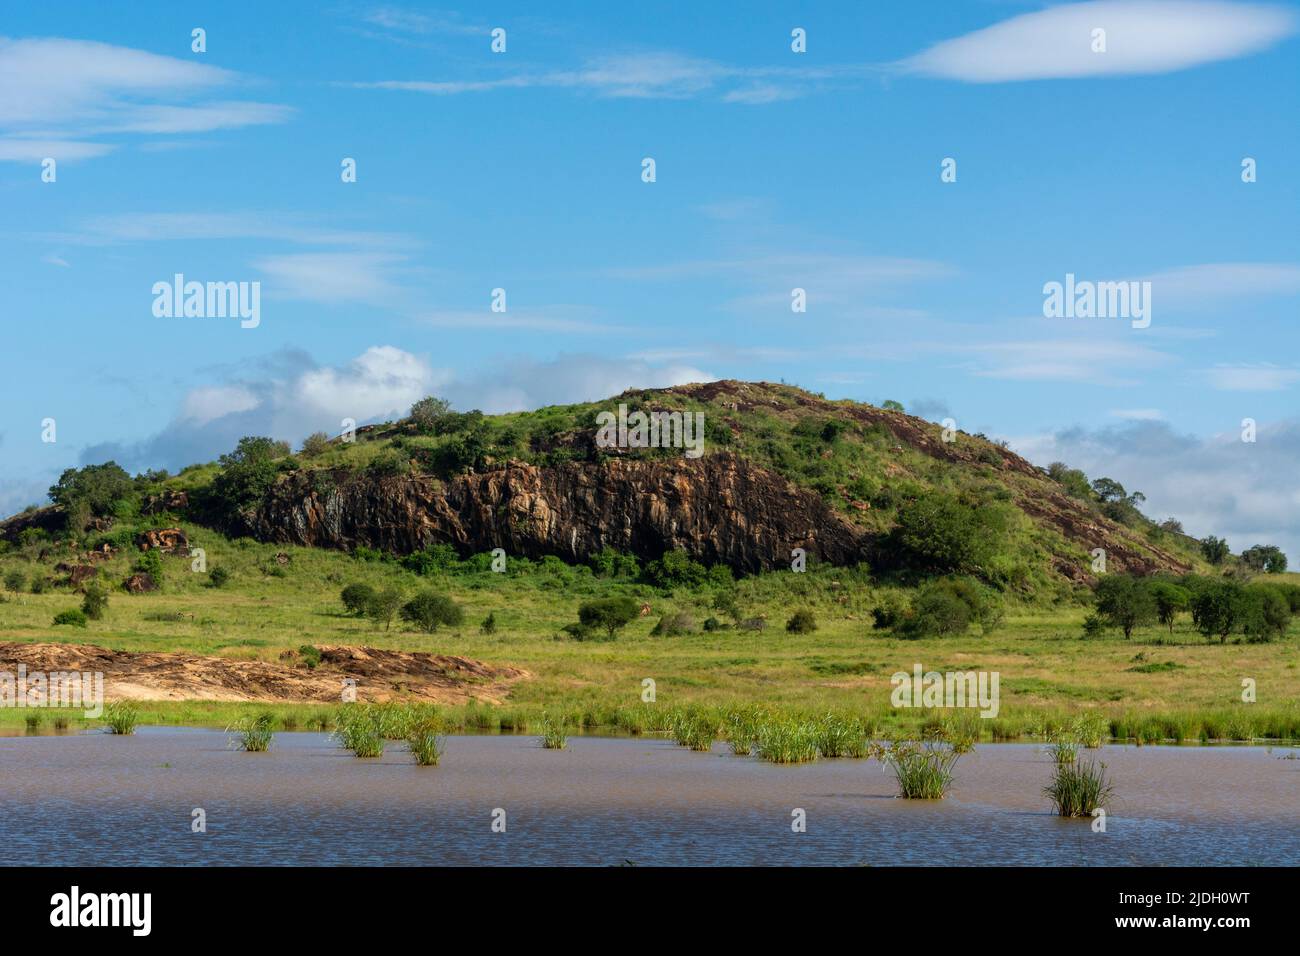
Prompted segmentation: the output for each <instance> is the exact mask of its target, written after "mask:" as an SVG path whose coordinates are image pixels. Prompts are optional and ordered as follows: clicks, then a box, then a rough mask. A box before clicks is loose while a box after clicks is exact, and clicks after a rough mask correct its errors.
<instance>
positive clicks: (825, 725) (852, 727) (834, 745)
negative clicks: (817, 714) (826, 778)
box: [813, 714, 867, 757]
mask: <svg viewBox="0 0 1300 956" xmlns="http://www.w3.org/2000/svg"><path fill="white" fill-rule="evenodd" d="M813 735H814V738H815V739H816V743H817V750H818V752H819V753H820V754H821V755H822V756H823V757H863V756H866V753H867V730H866V728H865V727H863V726H862V722H861V721H859V720H857V719H856V718H853V717H840V716H839V715H837V714H827V715H826V716H825V717H823V718H821V719H820V720H818V721H817V723H816V724H814V725H813Z"/></svg>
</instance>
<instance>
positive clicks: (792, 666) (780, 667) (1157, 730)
mask: <svg viewBox="0 0 1300 956" xmlns="http://www.w3.org/2000/svg"><path fill="white" fill-rule="evenodd" d="M188 530H189V531H190V533H191V546H193V547H201V548H203V549H204V550H205V552H206V560H207V564H208V570H209V571H211V570H212V569H214V568H217V567H224V568H225V569H226V570H227V571H228V572H230V575H231V577H230V580H229V582H228V583H227V584H226V585H225V586H224V587H221V588H214V587H211V586H210V583H209V581H210V579H209V574H208V573H198V572H194V571H192V570H191V561H190V559H189V558H180V557H165V558H163V564H164V587H163V589H162V590H161V591H159V592H154V593H149V594H141V595H132V594H127V593H124V592H122V591H120V590H114V591H112V592H111V596H110V599H109V605H108V608H107V611H106V612H105V614H104V616H103V617H102V619H100V620H95V621H91V622H90V623H89V626H88V627H86V628H84V629H83V628H79V627H70V626H55V625H53V624H52V623H51V622H52V619H53V617H54V615H55V614H56V613H57V612H59V611H63V610H67V609H70V608H75V607H78V606H79V605H80V603H81V595H80V594H77V593H74V592H73V591H71V590H70V589H68V588H62V587H49V588H47V589H46V591H45V593H41V594H32V593H25V592H21V593H15V592H7V593H5V595H4V598H5V600H4V603H3V604H0V640H11V641H59V642H84V643H92V644H97V645H101V646H105V647H109V648H113V649H118V650H125V651H186V652H193V653H199V654H214V655H222V656H227V657H232V658H241V659H263V660H278V659H280V658H281V655H282V654H283V653H284V652H286V651H294V650H296V649H297V648H298V647H300V646H301V645H303V644H307V643H310V644H350V645H369V646H375V647H384V648H398V649H403V650H417V651H429V652H433V653H440V654H457V655H463V656H467V657H471V658H476V659H480V660H483V661H486V662H489V663H493V664H503V665H512V666H517V667H523V668H526V669H527V670H528V671H529V672H530V673H531V674H532V677H531V678H530V679H527V680H524V681H521V682H519V683H518V684H516V685H515V686H514V688H513V690H512V692H511V694H510V696H509V698H508V699H507V700H506V701H505V702H504V703H503V704H501V705H499V706H495V707H494V706H489V705H485V704H483V705H474V706H470V707H463V708H458V709H456V710H455V711H453V712H450V713H449V714H448V715H447V716H448V717H449V718H450V719H451V720H452V721H453V723H459V724H460V725H462V726H467V727H472V728H480V729H504V730H523V729H526V728H527V727H529V726H530V725H531V726H532V727H533V728H534V729H536V728H537V727H538V726H539V725H540V718H541V715H542V713H543V711H545V712H547V713H548V714H551V715H553V716H562V717H563V718H564V719H565V720H566V721H567V723H568V724H569V726H571V727H573V728H574V729H579V728H581V729H585V730H587V731H612V732H636V731H639V730H643V729H652V728H653V727H655V726H656V717H655V713H656V712H657V711H659V710H667V709H670V708H679V707H683V706H691V705H695V706H702V707H719V708H725V707H728V706H733V705H737V704H756V705H759V706H761V707H765V708H771V709H773V710H774V711H778V712H782V713H786V712H788V713H792V714H802V715H808V716H813V715H822V714H826V713H828V712H835V713H843V714H850V715H855V716H858V717H861V718H862V719H864V720H865V721H866V722H867V724H868V726H872V727H877V728H880V729H881V731H882V732H887V731H893V730H899V731H904V730H909V731H910V730H915V729H917V728H920V727H922V726H923V725H925V724H926V723H927V722H933V721H935V720H936V719H937V715H935V714H932V713H927V712H925V711H922V710H895V709H893V708H892V707H891V706H890V690H891V685H890V680H889V678H890V675H891V674H893V673H894V672H896V671H900V670H901V671H907V672H910V671H911V670H912V668H913V666H914V665H915V664H918V663H919V664H921V665H922V666H923V667H924V668H925V669H926V670H934V671H940V672H942V671H949V670H962V671H966V670H986V671H997V672H999V673H1000V675H1001V712H1000V713H999V715H998V717H997V718H994V719H990V720H987V721H982V722H980V730H981V731H982V732H983V734H984V736H985V737H986V738H990V739H1017V738H1019V737H1021V736H1025V735H1034V734H1038V733H1041V732H1042V731H1043V730H1044V729H1045V727H1047V726H1049V725H1050V724H1052V723H1053V722H1057V723H1060V722H1062V721H1064V720H1067V719H1069V718H1070V717H1072V716H1074V715H1078V714H1080V713H1083V712H1087V711H1093V712H1098V713H1100V714H1102V715H1104V716H1105V717H1106V719H1107V720H1108V721H1109V723H1110V727H1111V730H1112V733H1114V734H1116V735H1117V736H1120V737H1134V738H1136V739H1139V740H1143V739H1145V740H1146V741H1148V742H1156V741H1160V740H1189V741H1194V740H1198V739H1203V738H1204V739H1239V740H1241V739H1253V738H1279V737H1285V738H1297V737H1300V670H1298V669H1297V665H1298V664H1300V642H1298V641H1297V637H1298V636H1300V625H1298V624H1297V619H1293V620H1292V623H1291V627H1290V630H1289V632H1288V633H1287V634H1286V636H1285V637H1284V638H1283V639H1281V640H1277V641H1273V642H1270V643H1257V644H1255V643H1243V642H1239V641H1235V640H1230V641H1229V642H1228V643H1226V644H1220V643H1219V642H1217V641H1215V642H1213V643H1208V642H1207V641H1206V640H1205V639H1204V638H1202V637H1201V636H1200V635H1199V634H1198V633H1196V632H1195V631H1194V630H1193V629H1192V628H1191V625H1190V622H1189V621H1188V620H1187V619H1186V616H1185V615H1184V616H1183V617H1182V618H1180V619H1179V621H1178V623H1177V624H1176V626H1175V627H1174V630H1173V633H1172V634H1170V633H1169V632H1168V631H1167V630H1166V629H1165V628H1163V627H1158V626H1157V627H1146V628H1139V629H1138V630H1137V631H1136V632H1135V633H1134V636H1133V638H1132V639H1131V640H1125V639H1124V637H1123V635H1122V634H1121V633H1120V632H1118V631H1115V630H1111V631H1107V632H1106V634H1105V635H1104V636H1102V637H1100V638H1094V639H1086V640H1085V639H1083V638H1082V637H1081V633H1082V631H1081V622H1082V620H1083V618H1084V616H1085V614H1086V613H1087V608H1086V607H1084V606H1082V605H1079V604H1076V603H1061V604H1059V605H1056V606H1045V605H1044V604H1042V603H1041V602H1038V603H1029V602H1025V603H1019V604H1018V603H1014V602H1012V603H1009V604H1008V605H1007V613H1006V616H1005V617H1004V618H1003V619H1002V620H1001V621H1000V622H999V623H998V624H996V625H995V626H993V627H992V628H990V631H991V632H990V633H987V634H983V633H981V630H980V628H979V627H978V626H973V627H971V628H970V629H969V631H968V632H967V633H965V634H963V635H961V636H952V637H944V638H928V639H924V638H923V639H918V640H905V639H901V638H898V637H894V636H892V635H890V634H888V633H886V632H882V631H878V630H873V627H872V618H871V613H870V612H871V609H872V608H873V607H874V606H876V605H877V604H878V603H879V602H880V601H881V600H882V598H884V597H885V596H886V595H887V594H888V593H889V592H890V591H891V590H893V589H892V587H891V586H889V585H884V584H881V583H880V582H878V581H876V580H874V579H873V578H872V576H871V575H870V574H869V573H868V572H867V571H866V569H865V568H861V567H860V568H857V569H844V568H831V567H826V566H823V567H816V566H813V567H810V569H809V570H808V572H806V573H803V574H796V573H794V572H789V571H786V572H773V573H767V574H762V575H758V576H754V577H747V578H743V579H741V580H739V581H738V582H737V583H736V585H735V594H736V596H737V599H738V603H739V605H740V607H741V609H742V610H743V614H744V616H745V617H746V618H753V617H759V616H764V617H765V618H766V627H765V629H764V630H762V631H749V630H740V629H737V628H736V627H734V626H730V625H729V626H727V627H726V629H723V630H715V631H703V630H697V631H696V632H695V633H689V634H684V635H680V636H675V637H667V636H653V635H652V634H651V630H652V628H653V627H654V625H655V623H656V622H657V621H658V620H659V618H660V617H661V615H663V614H664V613H668V612H674V611H683V612H686V613H687V614H688V615H689V616H690V617H691V618H693V619H694V621H695V624H696V626H697V627H698V626H699V625H700V624H701V623H702V622H703V621H704V620H705V619H707V618H709V617H711V616H713V617H717V618H723V615H722V614H720V613H719V612H717V611H716V610H713V609H712V602H713V599H714V596H715V591H714V590H712V589H710V588H709V587H708V586H702V587H699V588H695V589H678V590H676V591H673V592H664V591H662V590H660V589H657V588H655V587H653V586H651V585H648V584H644V583H637V582H635V581H632V580H612V579H608V578H599V577H596V576H595V575H593V573H592V572H591V570H590V569H588V568H582V567H578V568H575V567H570V566H567V565H564V564H563V563H561V562H559V561H557V560H555V559H546V560H543V561H541V562H527V561H522V560H518V561H510V562H509V564H508V570H507V573H504V574H498V573H493V572H491V571H477V572H469V571H461V572H460V573H443V574H433V575H428V576H420V575H418V574H415V573H414V572H412V571H410V570H407V569H405V568H403V567H402V566H401V565H400V564H398V563H396V562H392V561H366V560H359V559H357V558H356V557H353V556H350V555H347V554H343V553H338V552H330V551H322V550H315V549H308V548H282V547H278V546H275V545H267V544H259V543H257V542H253V541H251V540H248V539H241V540H237V541H230V540H227V539H226V538H224V537H223V536H222V535H220V534H218V533H216V532H212V531H206V530H204V529H203V528H196V527H193V526H188ZM280 551H283V552H284V553H286V554H288V555H289V558H290V560H289V563H288V564H287V565H285V566H281V565H280V564H278V563H277V562H276V561H275V555H276V554H277V552H280ZM137 556H138V555H137V554H132V553H123V554H119V555H118V556H116V557H114V558H113V559H111V560H109V561H106V562H104V563H103V567H102V570H101V576H102V578H103V580H104V581H105V582H107V583H115V582H120V581H121V580H122V579H123V578H125V577H126V575H127V574H128V573H129V571H130V565H131V563H132V562H133V561H134V560H135V559H136V557H137ZM54 561H55V558H54V557H52V556H49V555H47V556H46V558H45V559H44V560H43V561H38V560H35V559H33V558H32V557H31V555H28V554H20V553H11V554H8V555H5V556H0V578H3V576H4V575H6V574H8V573H9V572H10V571H13V570H19V571H21V572H22V573H23V574H24V575H25V576H28V577H30V576H31V575H33V574H40V573H43V572H51V573H52V571H51V569H52V565H53V563H54ZM1285 578H1286V579H1288V580H1291V581H1295V580H1296V579H1297V578H1300V575H1286V576H1285ZM354 582H363V583H368V584H370V585H372V586H375V587H377V588H378V587H386V586H397V587H399V588H400V589H401V590H402V591H403V592H404V593H405V594H407V595H408V596H409V595H412V594H414V593H416V592H417V591H419V590H424V589H433V590H437V591H439V592H441V593H445V594H447V595H449V596H450V597H451V598H452V599H453V600H455V601H456V602H457V603H458V604H459V605H460V606H461V607H462V608H463V609H464V611H465V620H464V623H463V624H462V625H460V626H457V627H452V628H441V629H439V630H438V631H436V632H435V633H432V634H429V633H425V632H423V631H418V630H414V629H412V628H411V627H410V625H408V624H406V623H405V622H402V621H401V620H400V619H395V620H394V621H393V623H392V626H391V629H385V628H384V627H383V625H382V624H377V623H375V622H374V621H372V620H370V619H368V618H364V617H356V616H352V615H349V614H346V613H345V611H344V609H343V606H342V604H341V603H340V601H339V591H340V590H341V589H342V588H343V587H344V586H345V585H347V584H350V583H354ZM610 595H627V596H631V597H634V598H636V599H637V600H639V601H644V602H645V603H648V604H650V605H651V607H652V609H653V611H652V613H651V614H650V615H648V616H646V617H642V618H640V619H638V620H635V621H633V622H632V623H631V624H629V625H628V626H627V627H626V628H624V629H622V630H621V631H620V632H619V633H618V634H617V636H616V637H615V638H614V639H613V640H576V639H574V638H572V637H570V636H569V635H568V634H565V633H563V632H562V631H561V628H563V627H564V626H565V625H567V624H572V623H573V622H574V621H576V619H577V608H578V605H579V604H580V603H581V602H582V601H584V600H589V599H591V598H592V597H603V596H610ZM799 608H809V609H811V610H813V611H814V613H815V615H816V618H817V621H818V625H819V626H818V629H817V630H816V631H814V632H812V633H804V634H798V633H789V632H787V631H786V629H785V626H784V625H785V622H786V620H787V619H788V618H789V616H790V614H791V613H792V612H793V611H794V610H796V609H799ZM489 613H491V614H493V615H494V617H495V621H496V625H497V626H496V630H495V632H494V633H492V634H484V633H481V632H480V628H479V622H480V621H482V619H484V618H485V617H486V616H487V615H488V614H489ZM646 678H650V679H652V680H654V682H655V685H656V701H655V702H654V703H653V704H645V703H643V702H642V699H641V697H642V687H643V684H642V682H643V680H644V679H646ZM1243 678H1251V679H1253V680H1254V681H1255V682H1256V684H1257V702H1255V703H1250V704H1247V703H1243V702H1242V701H1241V699H1240V698H1241V687H1242V679H1243ZM253 709H265V708H264V707H262V706H259V705H236V704H227V703H205V702H159V703H152V704H145V705H142V713H143V719H144V720H145V722H153V723H164V722H166V723H207V724H226V723H229V722H230V721H231V720H232V719H234V718H235V717H237V716H239V715H240V714H244V713H248V712H250V711H251V710H253ZM273 709H274V710H276V711H277V712H278V713H279V714H280V715H281V716H282V718H287V720H286V721H285V722H286V723H287V724H293V725H298V726H311V725H312V724H313V722H314V721H315V722H318V721H319V720H321V719H322V718H323V717H325V716H326V714H327V712H328V708H324V707H322V706H320V705H280V706H277V707H275V708H273ZM25 716H26V714H25V713H24V712H22V711H19V710H14V709H3V710H0V723H8V724H16V723H21V722H22V721H23V720H24V718H25Z"/></svg>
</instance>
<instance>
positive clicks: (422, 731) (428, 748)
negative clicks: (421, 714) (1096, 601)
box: [406, 716, 447, 767]
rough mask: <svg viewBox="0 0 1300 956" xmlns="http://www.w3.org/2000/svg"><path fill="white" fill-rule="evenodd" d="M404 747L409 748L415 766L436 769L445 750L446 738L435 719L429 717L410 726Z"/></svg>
mask: <svg viewBox="0 0 1300 956" xmlns="http://www.w3.org/2000/svg"><path fill="white" fill-rule="evenodd" d="M406 745H407V746H408V747H410V748H411V756H412V757H414V758H415V763H416V765H417V766H420V767H436V766H438V761H439V760H441V759H442V754H443V751H444V750H445V749H446V746H447V737H446V735H445V734H443V732H442V725H441V723H440V722H439V721H438V720H437V718H435V717H433V716H429V717H426V718H424V719H422V720H417V721H416V722H415V723H413V724H412V725H411V728H410V730H409V731H408V732H407V735H406Z"/></svg>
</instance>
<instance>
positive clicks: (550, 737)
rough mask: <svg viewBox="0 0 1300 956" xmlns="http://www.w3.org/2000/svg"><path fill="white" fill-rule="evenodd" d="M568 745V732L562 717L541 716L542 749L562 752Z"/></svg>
mask: <svg viewBox="0 0 1300 956" xmlns="http://www.w3.org/2000/svg"><path fill="white" fill-rule="evenodd" d="M568 743H569V731H568V728H567V726H566V723H565V720H564V718H563V717H560V718H558V719H557V718H553V717H551V715H550V714H543V715H542V748H543V749H545V750H563V749H564V748H565V747H566V746H567V745H568Z"/></svg>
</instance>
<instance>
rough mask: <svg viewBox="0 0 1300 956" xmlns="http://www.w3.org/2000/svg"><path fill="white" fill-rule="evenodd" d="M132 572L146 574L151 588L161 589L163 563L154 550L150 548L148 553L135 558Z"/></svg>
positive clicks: (160, 556) (159, 555)
mask: <svg viewBox="0 0 1300 956" xmlns="http://www.w3.org/2000/svg"><path fill="white" fill-rule="evenodd" d="M132 570H133V571H136V572H139V573H140V574H147V575H148V576H149V580H150V581H152V582H153V586H154V587H155V588H158V589H159V590H161V589H162V586H163V563H162V555H161V554H160V553H159V552H158V550H157V549H156V548H150V549H149V550H148V551H146V552H144V553H143V554H141V555H140V557H138V558H136V560H135V564H134V565H132Z"/></svg>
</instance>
